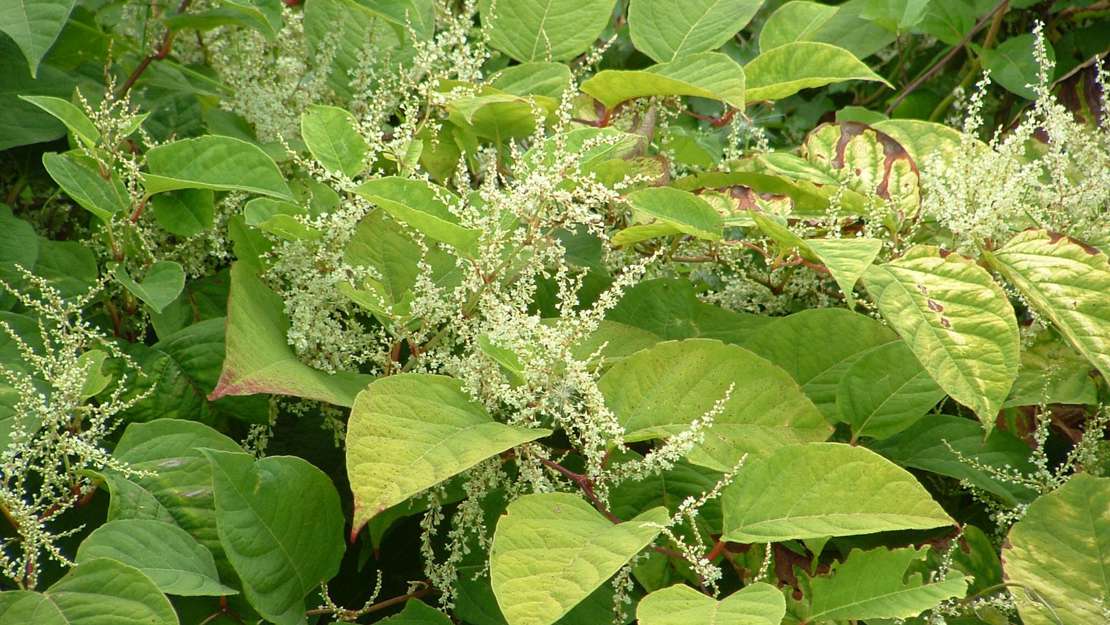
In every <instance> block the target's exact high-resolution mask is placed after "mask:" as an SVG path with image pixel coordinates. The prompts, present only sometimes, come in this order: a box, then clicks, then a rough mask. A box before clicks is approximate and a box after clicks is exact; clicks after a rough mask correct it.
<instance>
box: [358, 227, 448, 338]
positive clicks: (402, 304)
mask: <svg viewBox="0 0 1110 625" xmlns="http://www.w3.org/2000/svg"><path fill="white" fill-rule="evenodd" d="M343 258H344V259H345V260H346V261H347V262H348V263H350V264H351V265H352V266H355V267H369V268H372V269H373V270H374V275H375V276H377V279H376V280H375V279H368V280H366V281H365V282H364V283H363V284H349V285H343V286H341V287H340V290H341V291H342V292H343V293H344V294H345V295H347V296H348V297H350V298H351V300H352V301H354V302H355V303H357V304H359V305H360V306H363V307H364V308H367V309H368V310H370V311H372V312H373V313H374V314H375V315H376V316H378V318H379V319H380V320H382V322H383V323H397V324H400V325H403V324H405V323H406V322H408V321H409V316H410V313H411V310H410V305H411V303H412V298H413V292H412V290H413V288H414V287H415V286H416V280H417V278H418V277H419V275H420V266H419V264H420V262H421V261H423V262H425V263H427V264H428V265H429V266H430V267H431V268H432V275H431V278H432V280H433V282H434V283H435V284H436V285H438V286H440V287H441V288H452V287H454V285H456V284H457V283H458V281H459V278H460V272H459V269H458V266H457V264H456V259H455V257H454V256H452V255H451V254H449V253H447V252H445V251H443V250H441V249H439V248H438V247H436V246H429V247H427V249H426V250H425V249H422V248H420V247H419V246H418V245H417V244H416V243H415V242H414V241H413V240H412V237H411V236H409V234H408V233H407V232H406V231H405V227H404V226H403V225H402V224H401V223H399V222H398V221H397V220H395V219H394V218H393V217H391V216H390V215H389V214H388V213H386V212H385V211H372V212H370V213H369V214H367V215H366V216H365V217H363V218H362V221H360V222H359V223H358V226H357V227H356V228H355V232H354V234H353V235H352V236H351V238H350V240H349V241H348V242H347V247H346V249H345V250H344V252H343ZM348 286H349V287H350V288H349V289H348V288H347V287H348Z"/></svg>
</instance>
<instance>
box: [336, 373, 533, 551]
mask: <svg viewBox="0 0 1110 625" xmlns="http://www.w3.org/2000/svg"><path fill="white" fill-rule="evenodd" d="M549 434H551V431H550V430H539V429H528V428H523V427H514V426H509V425H505V424H503V423H498V422H497V421H494V420H493V419H492V418H491V417H490V416H489V414H488V413H487V412H486V410H485V409H484V408H483V407H482V406H481V404H478V403H477V402H475V401H474V400H472V399H470V397H468V396H467V395H466V393H464V392H463V390H462V388H461V385H460V383H459V382H458V381H457V380H454V379H452V378H448V377H445V376H439V375H428V374H417V373H406V374H400V375H392V376H387V377H384V378H381V379H379V380H376V381H374V382H373V383H372V384H370V385H369V386H367V387H366V390H364V391H362V392H361V393H359V395H358V397H357V398H355V403H354V407H353V408H352V409H351V419H350V422H349V423H348V424H347V475H348V477H349V478H350V481H351V490H352V491H353V492H354V496H355V514H354V523H353V526H352V530H351V531H352V534H355V533H357V532H358V530H359V529H361V528H362V526H363V525H364V524H365V523H366V522H367V521H369V520H370V519H371V518H372V517H373V516H374V515H376V514H378V513H380V512H382V511H384V510H385V509H386V508H389V507H390V506H394V505H396V504H399V503H401V502H402V501H404V500H406V499H408V498H409V497H411V496H413V495H415V494H417V493H419V492H421V491H423V490H425V489H427V488H430V487H432V486H435V485H436V484H439V483H440V482H442V481H444V480H446V479H448V478H450V477H452V476H454V475H457V474H459V473H462V472H463V471H465V470H467V469H469V468H470V467H473V466H474V465H476V464H478V463H479V462H481V461H483V460H485V459H486V458H490V457H492V456H496V455H497V454H499V453H501V452H503V451H505V450H507V449H511V448H513V447H516V446H517V445H521V444H523V443H527V442H529V441H534V440H536V439H537V438H542V437H544V436H547V435H549Z"/></svg>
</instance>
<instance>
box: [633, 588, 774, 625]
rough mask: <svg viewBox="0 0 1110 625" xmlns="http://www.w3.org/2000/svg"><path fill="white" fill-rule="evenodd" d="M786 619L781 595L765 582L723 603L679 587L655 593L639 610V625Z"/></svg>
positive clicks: (738, 624)
mask: <svg viewBox="0 0 1110 625" xmlns="http://www.w3.org/2000/svg"><path fill="white" fill-rule="evenodd" d="M784 616H786V600H785V599H784V598H783V596H782V592H780V591H779V589H777V588H775V587H774V586H772V585H770V584H765V583H763V582H756V583H754V584H751V585H749V586H745V587H744V588H741V589H740V590H738V591H736V592H734V593H732V594H731V595H729V596H727V597H725V598H724V599H721V600H720V601H717V600H716V599H714V598H712V597H709V596H706V595H703V594H702V593H700V592H698V591H696V590H694V589H693V588H691V587H689V586H686V585H685V584H678V585H675V586H668V587H667V588H663V589H662V590H656V591H655V592H653V593H651V594H650V595H648V596H646V597H644V598H643V599H642V600H641V601H640V605H639V606H637V607H636V618H638V619H639V622H640V625H691V624H692V623H712V624H713V625H779V624H780V623H782V618H783V617H784Z"/></svg>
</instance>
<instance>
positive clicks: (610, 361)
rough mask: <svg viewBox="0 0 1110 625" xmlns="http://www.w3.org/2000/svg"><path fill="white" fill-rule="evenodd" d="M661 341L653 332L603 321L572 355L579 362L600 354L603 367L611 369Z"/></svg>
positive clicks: (607, 320) (579, 344)
mask: <svg viewBox="0 0 1110 625" xmlns="http://www.w3.org/2000/svg"><path fill="white" fill-rule="evenodd" d="M659 340H660V339H659V337H658V336H657V335H656V334H654V333H653V332H649V331H647V330H643V329H640V328H637V327H635V326H631V325H628V324H626V323H620V322H619V321H611V320H609V319H602V320H601V323H600V324H598V327H597V330H594V331H593V332H592V333H590V335H589V336H587V337H585V338H584V339H582V340H581V341H580V342H578V343H577V344H575V345H574V346H573V347H572V348H571V353H572V354H574V357H575V358H578V359H579V360H586V359H588V358H590V357H591V356H593V355H595V354H598V355H599V356H600V357H601V358H602V359H603V361H604V362H603V363H602V365H603V366H605V367H611V366H613V365H614V364H616V363H618V362H620V361H622V360H624V359H625V358H627V357H629V356H631V355H632V354H635V353H636V352H638V351H640V350H641V349H646V348H648V347H651V346H652V345H655V344H656V343H658V342H659Z"/></svg>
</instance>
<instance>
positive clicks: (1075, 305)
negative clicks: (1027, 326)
mask: <svg viewBox="0 0 1110 625" xmlns="http://www.w3.org/2000/svg"><path fill="white" fill-rule="evenodd" d="M984 257H985V258H986V259H987V262H989V263H990V265H991V267H992V268H994V269H996V270H998V272H999V273H1001V274H1002V275H1003V276H1004V277H1005V278H1006V280H1007V281H1009V282H1010V283H1012V284H1013V285H1014V286H1016V287H1017V288H1018V290H1019V291H1021V294H1022V295H1023V296H1025V299H1026V300H1028V301H1029V304H1030V305H1032V306H1033V308H1034V309H1035V310H1036V311H1037V312H1038V313H1040V314H1041V315H1044V316H1045V317H1047V318H1048V319H1049V320H1050V321H1052V325H1054V326H1056V329H1057V330H1059V331H1060V334H1062V335H1064V337H1065V338H1066V339H1067V340H1068V342H1069V343H1071V344H1072V345H1073V346H1074V347H1075V348H1076V349H1077V350H1079V352H1080V353H1081V354H1083V355H1084V356H1086V357H1087V359H1088V360H1090V361H1091V363H1092V364H1093V365H1094V366H1095V367H1097V368H1098V370H1099V371H1100V372H1101V373H1102V377H1104V378H1106V379H1107V380H1110V261H1108V259H1107V256H1106V254H1105V253H1103V252H1101V251H1099V250H1098V249H1096V248H1094V247H1091V246H1089V245H1085V244H1083V243H1080V242H1079V241H1076V240H1074V239H1071V238H1070V237H1066V236H1063V235H1059V234H1053V233H1050V232H1046V231H1044V230H1027V231H1025V232H1022V233H1020V234H1018V235H1017V236H1015V237H1014V238H1012V239H1010V241H1009V242H1007V243H1006V245H1005V246H1003V247H1002V248H1001V249H999V250H997V251H995V252H985V253H984Z"/></svg>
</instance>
